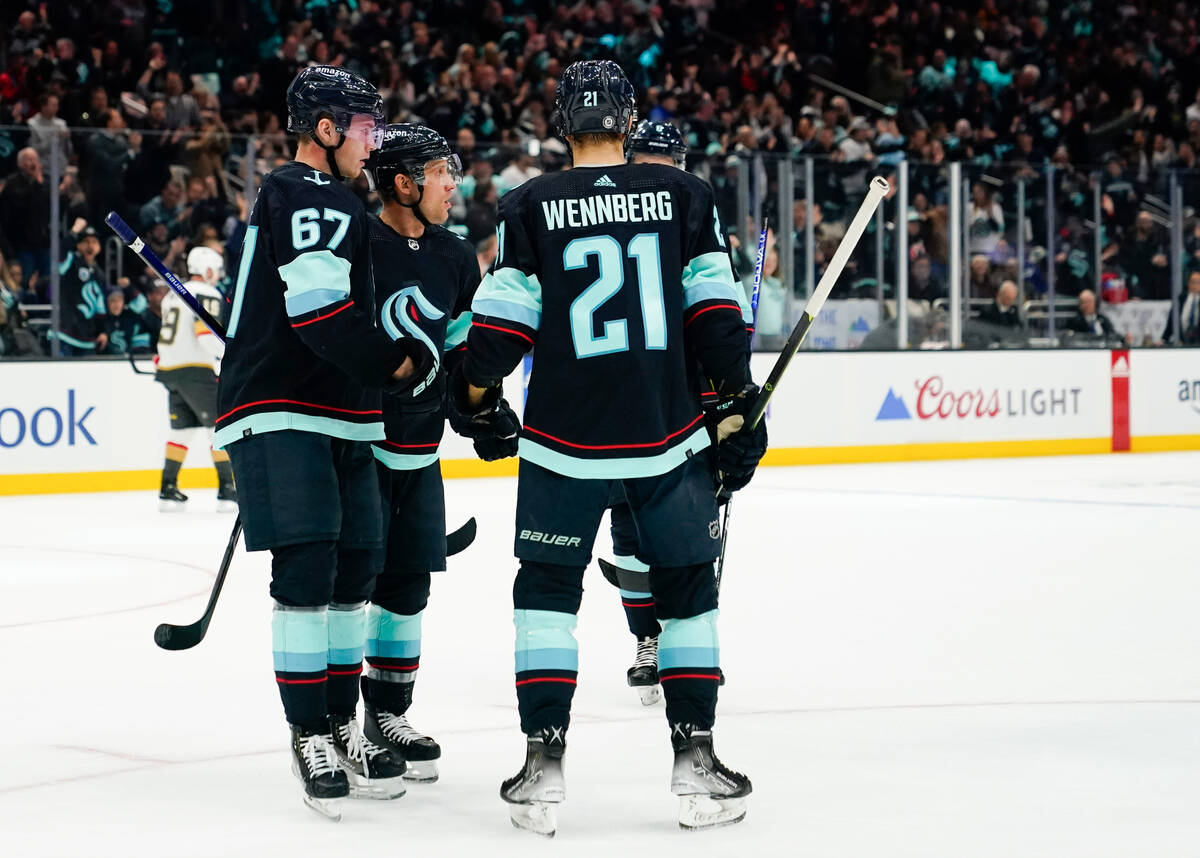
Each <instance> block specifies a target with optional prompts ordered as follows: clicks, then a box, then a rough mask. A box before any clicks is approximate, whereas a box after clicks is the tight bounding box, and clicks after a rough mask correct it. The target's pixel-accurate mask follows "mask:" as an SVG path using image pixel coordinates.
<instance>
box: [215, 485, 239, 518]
mask: <svg viewBox="0 0 1200 858" xmlns="http://www.w3.org/2000/svg"><path fill="white" fill-rule="evenodd" d="M237 511H238V502H237V489H235V488H234V487H233V484H232V483H222V484H221V486H220V487H219V488H218V489H217V512H237Z"/></svg>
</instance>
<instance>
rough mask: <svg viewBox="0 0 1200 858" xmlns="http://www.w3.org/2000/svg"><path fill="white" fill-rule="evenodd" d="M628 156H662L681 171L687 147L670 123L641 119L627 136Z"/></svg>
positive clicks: (677, 130)
mask: <svg viewBox="0 0 1200 858" xmlns="http://www.w3.org/2000/svg"><path fill="white" fill-rule="evenodd" d="M628 148H629V155H630V158H632V156H633V155H635V154H637V153H638V152H641V153H642V154H645V155H663V156H666V157H668V158H670V159H671V160H672V161H674V162H675V166H676V167H679V168H680V169H683V164H684V161H685V160H686V159H687V145H686V144H685V143H684V142H683V135H682V134H680V133H679V129H678V128H676V127H675V126H674V125H672V124H671V123H670V122H655V121H654V120H652V119H643V120H642V121H641V122H639V123H638V127H637V128H636V129H634V132H633V133H632V134H630V135H629V143H628Z"/></svg>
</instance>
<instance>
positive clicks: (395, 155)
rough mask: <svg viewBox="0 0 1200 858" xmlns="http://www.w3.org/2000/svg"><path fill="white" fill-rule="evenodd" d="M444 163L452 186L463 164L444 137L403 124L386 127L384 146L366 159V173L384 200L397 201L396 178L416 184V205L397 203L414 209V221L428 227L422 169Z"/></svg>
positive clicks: (421, 128) (459, 177) (408, 123)
mask: <svg viewBox="0 0 1200 858" xmlns="http://www.w3.org/2000/svg"><path fill="white" fill-rule="evenodd" d="M443 159H444V160H445V161H446V169H447V170H448V171H449V173H450V177H451V178H452V179H453V180H454V183H455V184H458V183H459V182H461V181H462V175H463V173H462V162H461V161H460V160H459V158H458V156H457V155H455V154H454V153H453V152H451V151H450V144H449V143H447V142H446V138H445V137H443V136H442V135H441V134H438V133H437V132H436V131H434V130H433V129H432V128H427V127H426V126H424V125H416V124H414V123H411V122H402V123H398V124H396V125H389V126H388V127H387V130H386V131H385V132H384V134H383V143H382V145H380V147H379V148H378V149H376V150H375V151H374V152H372V153H371V155H370V157H369V158H368V159H367V173H368V176H369V177H370V179H371V180H372V182H373V183H374V185H375V189H376V190H377V191H378V192H379V195H380V196H381V197H383V199H385V200H391V201H395V202H400V201H399V200H398V199H397V198H396V176H398V175H401V174H403V175H406V176H408V177H409V178H410V179H412V180H413V182H414V183H416V185H417V189H418V195H417V201H416V202H415V203H400V204H401V205H403V206H405V207H406V208H410V209H412V210H413V214H415V215H416V216H417V220H419V221H421V223H423V224H425V225H426V226H428V225H429V223H428V221H427V220H426V219H425V216H424V215H422V214H421V209H420V205H421V199H422V197H424V196H425V166H426V165H427V164H428V163H429V162H430V161H439V160H443Z"/></svg>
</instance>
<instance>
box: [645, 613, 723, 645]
mask: <svg viewBox="0 0 1200 858" xmlns="http://www.w3.org/2000/svg"><path fill="white" fill-rule="evenodd" d="M718 614H719V611H717V610H716V609H713V610H711V611H706V612H705V613H703V614H700V615H698V616H695V617H688V618H686V619H682V620H678V619H672V620H663V621H662V634H660V635H659V636H658V648H659V650H660V651H662V650H664V649H672V648H676V649H678V648H684V649H687V648H691V647H700V648H706V649H714V650H715V649H719V648H720V644H719V642H718V641H717V616H718Z"/></svg>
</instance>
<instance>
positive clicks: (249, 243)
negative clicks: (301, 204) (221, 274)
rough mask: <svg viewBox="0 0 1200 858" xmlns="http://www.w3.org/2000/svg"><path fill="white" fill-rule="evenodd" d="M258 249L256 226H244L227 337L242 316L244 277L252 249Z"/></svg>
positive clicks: (247, 275)
mask: <svg viewBox="0 0 1200 858" xmlns="http://www.w3.org/2000/svg"><path fill="white" fill-rule="evenodd" d="M256 250H258V227H256V226H248V227H246V237H245V238H244V239H242V261H241V262H240V263H238V276H237V282H236V284H235V285H234V287H233V309H232V310H231V311H230V316H229V328H228V329H227V330H226V331H225V336H226V338H228V339H233V335H234V334H236V333H237V328H238V322H239V321H241V318H242V302H243V301H245V300H246V278H248V277H249V276H250V264H251V263H252V262H253V261H254V251H256Z"/></svg>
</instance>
